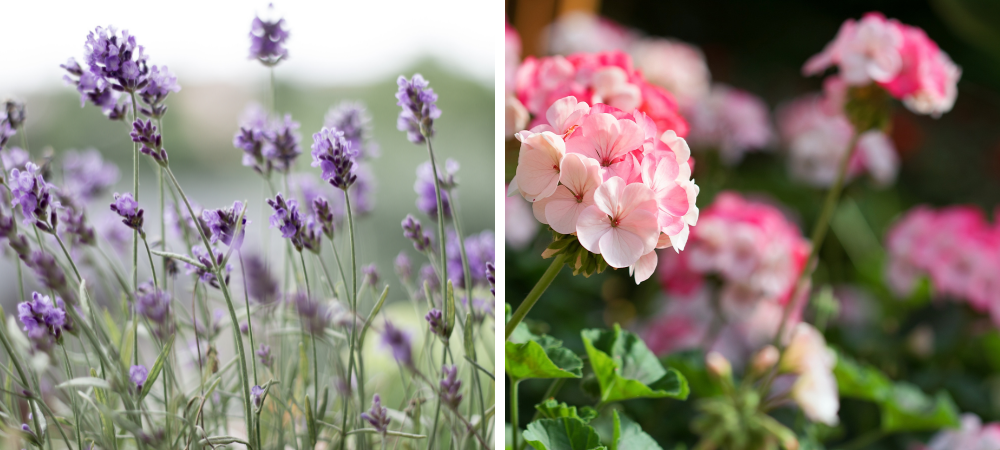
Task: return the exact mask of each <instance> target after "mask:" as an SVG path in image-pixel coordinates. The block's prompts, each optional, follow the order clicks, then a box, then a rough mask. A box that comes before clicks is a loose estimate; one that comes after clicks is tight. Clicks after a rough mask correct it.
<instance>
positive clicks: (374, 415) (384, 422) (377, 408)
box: [361, 394, 392, 436]
mask: <svg viewBox="0 0 1000 450" xmlns="http://www.w3.org/2000/svg"><path fill="white" fill-rule="evenodd" d="M361 418H362V419H365V420H366V421H368V423H369V424H371V426H372V428H374V429H376V430H378V432H379V433H381V434H382V435H383V436H384V435H385V434H386V432H387V431H389V422H391V421H392V419H390V418H389V410H388V409H387V408H385V407H383V406H382V398H381V397H379V395H378V394H375V395H373V396H372V407H371V409H369V410H368V411H367V412H363V413H361Z"/></svg>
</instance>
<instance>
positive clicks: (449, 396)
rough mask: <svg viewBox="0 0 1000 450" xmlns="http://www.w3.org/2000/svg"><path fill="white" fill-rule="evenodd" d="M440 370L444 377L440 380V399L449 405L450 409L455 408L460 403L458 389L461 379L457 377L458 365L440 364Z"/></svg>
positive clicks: (460, 396) (460, 386)
mask: <svg viewBox="0 0 1000 450" xmlns="http://www.w3.org/2000/svg"><path fill="white" fill-rule="evenodd" d="M441 372H442V374H444V379H442V380H441V384H440V386H441V401H442V402H443V403H444V404H445V405H448V406H449V407H451V409H457V408H458V405H459V404H460V403H462V394H461V393H459V392H458V391H459V390H460V389H462V380H459V379H458V378H457V377H458V367H456V366H451V367H448V366H442V367H441Z"/></svg>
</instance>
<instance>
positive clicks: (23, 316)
mask: <svg viewBox="0 0 1000 450" xmlns="http://www.w3.org/2000/svg"><path fill="white" fill-rule="evenodd" d="M57 304H58V306H57ZM17 313H18V318H19V319H20V320H21V324H23V325H24V331H25V334H27V335H28V338H29V339H30V340H31V342H32V345H33V346H34V348H36V349H38V350H42V351H47V350H48V349H51V348H52V347H53V345H54V344H55V343H56V342H58V341H59V339H60V338H61V337H62V332H63V331H68V330H69V327H68V322H67V317H66V309H65V307H64V306H63V305H62V300H60V299H59V298H58V297H57V298H56V303H53V302H52V299H51V298H49V296H47V295H42V294H39V293H38V292H32V293H31V300H30V301H26V302H22V303H19V304H18V305H17Z"/></svg>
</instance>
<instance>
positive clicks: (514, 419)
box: [510, 380, 521, 450]
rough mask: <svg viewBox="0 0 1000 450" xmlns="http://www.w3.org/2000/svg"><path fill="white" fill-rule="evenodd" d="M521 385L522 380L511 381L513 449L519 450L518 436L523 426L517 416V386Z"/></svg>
mask: <svg viewBox="0 0 1000 450" xmlns="http://www.w3.org/2000/svg"><path fill="white" fill-rule="evenodd" d="M520 383H521V380H517V381H514V380H511V381H510V428H511V433H512V434H513V439H512V441H513V442H512V444H513V445H512V448H513V449H514V450H517V435H518V431H520V428H521V424H520V423H519V421H518V417H517V416H518V414H517V385H518V384H520Z"/></svg>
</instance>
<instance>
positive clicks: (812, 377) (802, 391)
mask: <svg viewBox="0 0 1000 450" xmlns="http://www.w3.org/2000/svg"><path fill="white" fill-rule="evenodd" d="M836 364H837V354H836V353H834V352H833V351H832V350H830V349H829V348H827V346H826V339H824V338H823V335H822V334H820V332H819V331H817V330H816V329H815V328H813V327H812V326H811V325H809V324H807V323H804V322H803V323H799V324H798V325H796V326H795V331H794V332H793V333H792V337H791V340H790V341H789V343H788V347H786V348H785V354H784V355H782V357H781V361H780V363H779V365H780V367H781V370H782V371H784V372H790V373H794V374H796V375H798V379H796V380H795V384H794V385H792V398H793V399H794V400H795V403H796V404H798V405H799V407H800V408H802V412H803V413H805V415H806V417H808V418H809V420H812V421H814V422H822V423H825V424H827V425H830V426H833V425H836V424H837V422H838V418H837V411H838V410H839V409H840V397H839V396H838V391H837V380H836V379H835V378H834V376H833V366H835V365H836Z"/></svg>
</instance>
